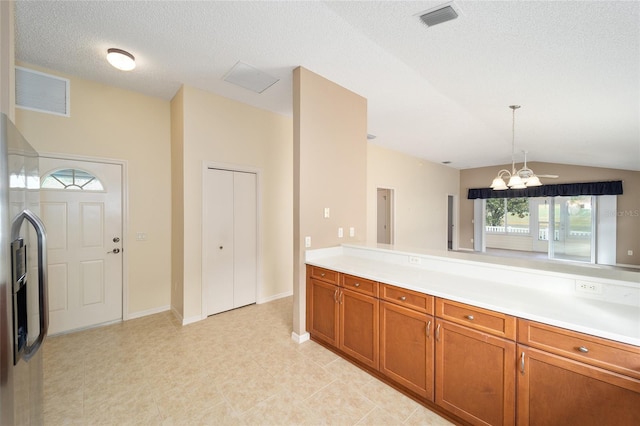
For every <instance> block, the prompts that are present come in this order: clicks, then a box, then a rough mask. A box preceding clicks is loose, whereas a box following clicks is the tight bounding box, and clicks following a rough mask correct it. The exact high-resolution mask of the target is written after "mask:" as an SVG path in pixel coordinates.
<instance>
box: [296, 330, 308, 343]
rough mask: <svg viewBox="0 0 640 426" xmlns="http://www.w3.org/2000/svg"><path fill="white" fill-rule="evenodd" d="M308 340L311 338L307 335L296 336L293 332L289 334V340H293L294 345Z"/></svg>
mask: <svg viewBox="0 0 640 426" xmlns="http://www.w3.org/2000/svg"><path fill="white" fill-rule="evenodd" d="M310 338H311V336H310V335H309V333H303V334H298V333H296V332H295V331H292V332H291V340H293V341H294V342H296V343H304V342H306V341H307V340H309V339H310Z"/></svg>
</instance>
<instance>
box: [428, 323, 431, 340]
mask: <svg viewBox="0 0 640 426" xmlns="http://www.w3.org/2000/svg"><path fill="white" fill-rule="evenodd" d="M429 337H431V321H429V322H428V323H427V339H428V338H429Z"/></svg>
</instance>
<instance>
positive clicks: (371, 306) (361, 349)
mask: <svg viewBox="0 0 640 426" xmlns="http://www.w3.org/2000/svg"><path fill="white" fill-rule="evenodd" d="M339 306H340V339H339V341H340V344H339V346H338V347H339V348H340V349H341V350H342V351H343V352H344V353H346V354H347V355H350V356H352V357H353V358H355V359H357V360H358V361H360V362H362V363H363V364H365V365H368V366H369V367H372V368H374V369H376V370H377V369H378V359H379V354H380V351H379V344H378V338H379V337H378V336H379V334H378V315H379V309H378V299H376V298H374V297H372V296H368V295H366V294H360V293H358V292H356V291H352V290H346V289H341V293H340V296H339Z"/></svg>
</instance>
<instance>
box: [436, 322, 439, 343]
mask: <svg viewBox="0 0 640 426" xmlns="http://www.w3.org/2000/svg"><path fill="white" fill-rule="evenodd" d="M436 341H437V342H439V341H440V324H438V326H437V327H436Z"/></svg>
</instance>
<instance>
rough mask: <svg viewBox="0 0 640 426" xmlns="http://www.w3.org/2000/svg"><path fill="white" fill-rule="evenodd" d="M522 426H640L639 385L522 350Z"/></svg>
mask: <svg viewBox="0 0 640 426" xmlns="http://www.w3.org/2000/svg"><path fill="white" fill-rule="evenodd" d="M518 353H519V354H520V360H519V368H518V424H519V425H529V424H531V425H574V424H575V425H581V426H588V425H593V426H601V425H639V424H640V380H637V379H633V378H630V377H626V376H623V375H620V374H617V373H613V372H609V371H606V370H603V369H601V368H598V367H593V366H589V365H586V364H583V363H581V362H578V361H573V360H569V359H567V358H564V357H560V356H557V355H552V354H549V353H546V352H543V351H539V350H537V349H532V348H528V347H526V346H521V345H518Z"/></svg>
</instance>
